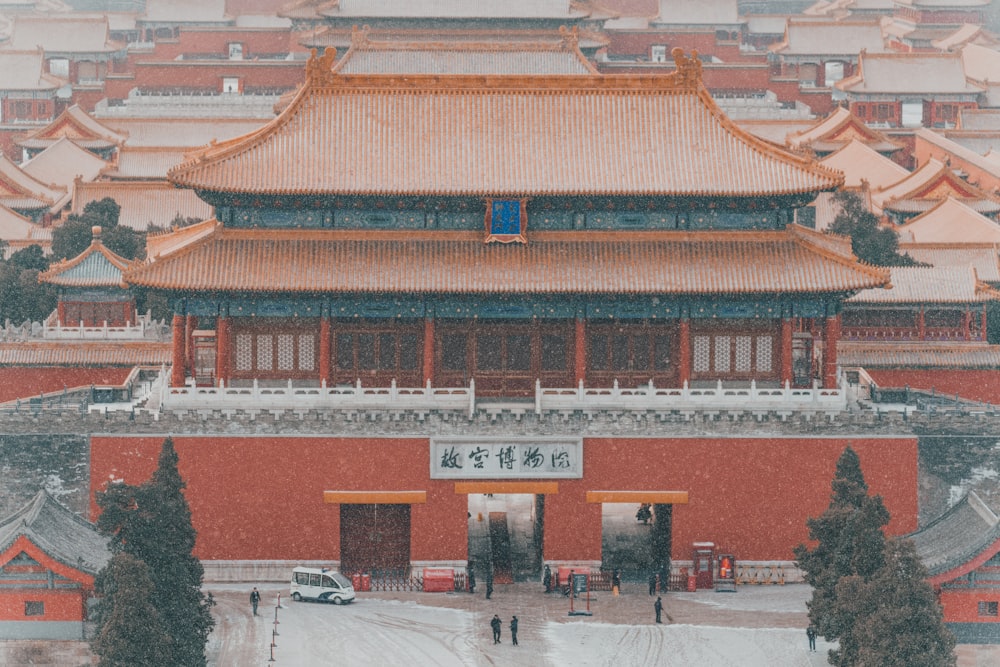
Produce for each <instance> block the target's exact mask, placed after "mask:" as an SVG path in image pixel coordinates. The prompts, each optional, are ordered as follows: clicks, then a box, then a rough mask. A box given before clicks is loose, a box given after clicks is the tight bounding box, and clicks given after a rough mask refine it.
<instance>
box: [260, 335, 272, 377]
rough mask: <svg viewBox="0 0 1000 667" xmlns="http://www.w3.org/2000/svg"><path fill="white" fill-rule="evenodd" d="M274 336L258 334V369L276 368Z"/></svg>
mask: <svg viewBox="0 0 1000 667" xmlns="http://www.w3.org/2000/svg"><path fill="white" fill-rule="evenodd" d="M272 344H273V342H272V337H271V336H270V335H268V334H257V370H259V371H269V370H273V369H274V349H273V348H272V347H271V345H272Z"/></svg>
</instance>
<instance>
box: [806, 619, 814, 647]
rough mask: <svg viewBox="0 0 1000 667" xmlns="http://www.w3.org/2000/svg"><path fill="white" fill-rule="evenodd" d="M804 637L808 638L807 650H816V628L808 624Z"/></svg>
mask: <svg viewBox="0 0 1000 667" xmlns="http://www.w3.org/2000/svg"><path fill="white" fill-rule="evenodd" d="M806 638H807V639H808V640H809V652H810V653H815V652H816V628H815V627H813V626H811V625H810V626H809V627H808V628H806Z"/></svg>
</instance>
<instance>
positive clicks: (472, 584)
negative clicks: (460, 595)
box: [469, 563, 476, 593]
mask: <svg viewBox="0 0 1000 667" xmlns="http://www.w3.org/2000/svg"><path fill="white" fill-rule="evenodd" d="M469 592H470V593H475V592H476V572H475V570H473V569H472V564H471V563H470V564H469Z"/></svg>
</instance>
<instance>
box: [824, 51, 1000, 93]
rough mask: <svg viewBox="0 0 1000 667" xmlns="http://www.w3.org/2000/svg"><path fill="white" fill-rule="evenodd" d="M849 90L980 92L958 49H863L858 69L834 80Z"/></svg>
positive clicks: (981, 88)
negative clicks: (866, 51)
mask: <svg viewBox="0 0 1000 667" xmlns="http://www.w3.org/2000/svg"><path fill="white" fill-rule="evenodd" d="M834 85H835V86H836V87H837V88H839V89H840V90H843V91H845V92H848V93H871V94H899V93H923V94H928V95H956V94H964V95H978V94H979V93H982V92H984V91H985V88H983V87H982V86H980V85H977V84H974V83H970V82H969V81H968V80H966V78H965V69H964V67H963V66H962V56H961V54H959V53H862V54H861V57H860V58H859V59H858V71H857V73H856V74H854V75H853V76H850V77H846V78H844V79H841V80H840V81H838V82H837V83H835V84H834Z"/></svg>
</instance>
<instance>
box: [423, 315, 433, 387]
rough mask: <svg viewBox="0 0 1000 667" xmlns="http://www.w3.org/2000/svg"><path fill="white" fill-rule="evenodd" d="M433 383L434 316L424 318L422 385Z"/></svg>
mask: <svg viewBox="0 0 1000 667" xmlns="http://www.w3.org/2000/svg"><path fill="white" fill-rule="evenodd" d="M428 382H430V383H432V384H433V383H434V318H433V317H426V318H424V386H427V383H428Z"/></svg>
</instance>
